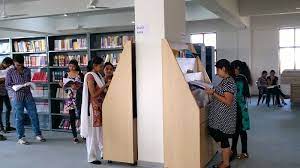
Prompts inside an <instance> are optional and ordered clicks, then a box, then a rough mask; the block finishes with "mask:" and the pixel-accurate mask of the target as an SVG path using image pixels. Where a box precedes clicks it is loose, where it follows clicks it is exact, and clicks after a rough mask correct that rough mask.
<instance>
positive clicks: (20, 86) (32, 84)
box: [12, 82, 36, 91]
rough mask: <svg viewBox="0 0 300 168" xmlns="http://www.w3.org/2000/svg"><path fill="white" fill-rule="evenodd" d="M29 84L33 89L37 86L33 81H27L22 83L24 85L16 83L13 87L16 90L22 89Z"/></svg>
mask: <svg viewBox="0 0 300 168" xmlns="http://www.w3.org/2000/svg"><path fill="white" fill-rule="evenodd" d="M27 86H30V87H31V88H32V89H35V88H36V85H35V84H34V83H32V82H27V83H25V84H22V85H14V86H13V87H12V88H13V90H14V91H18V90H20V89H22V88H23V87H27Z"/></svg>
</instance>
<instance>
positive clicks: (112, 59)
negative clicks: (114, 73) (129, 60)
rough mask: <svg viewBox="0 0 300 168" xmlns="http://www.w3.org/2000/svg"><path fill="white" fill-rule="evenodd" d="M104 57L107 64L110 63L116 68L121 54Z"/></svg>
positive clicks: (109, 54) (110, 54)
mask: <svg viewBox="0 0 300 168" xmlns="http://www.w3.org/2000/svg"><path fill="white" fill-rule="evenodd" d="M104 57H105V62H110V63H111V64H113V65H114V66H116V65H117V64H118V63H119V60H120V53H108V54H106V55H105V56H104Z"/></svg>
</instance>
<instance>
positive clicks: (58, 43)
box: [54, 38, 87, 51]
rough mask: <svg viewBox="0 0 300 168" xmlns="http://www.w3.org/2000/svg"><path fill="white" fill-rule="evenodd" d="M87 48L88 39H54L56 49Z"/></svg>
mask: <svg viewBox="0 0 300 168" xmlns="http://www.w3.org/2000/svg"><path fill="white" fill-rule="evenodd" d="M79 49H87V39H86V38H78V39H64V40H55V41H54V50H55V51H61V50H79Z"/></svg>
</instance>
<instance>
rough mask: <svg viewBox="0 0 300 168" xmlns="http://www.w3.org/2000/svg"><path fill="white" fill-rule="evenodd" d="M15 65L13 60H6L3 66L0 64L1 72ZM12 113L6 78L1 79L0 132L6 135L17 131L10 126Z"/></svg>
mask: <svg viewBox="0 0 300 168" xmlns="http://www.w3.org/2000/svg"><path fill="white" fill-rule="evenodd" d="M13 64H14V62H13V60H12V59H11V58H10V57H6V58H4V60H3V61H2V64H0V70H2V71H7V69H8V68H9V67H10V66H12V65H13ZM3 103H4V104H5V107H6V113H5V122H6V127H5V128H6V129H4V125H3V122H2V112H3ZM10 112H11V104H10V100H9V97H8V94H7V90H6V88H5V77H3V78H0V131H2V132H4V133H6V132H9V131H13V130H15V128H12V127H11V126H10Z"/></svg>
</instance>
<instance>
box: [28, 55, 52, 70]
mask: <svg viewBox="0 0 300 168" xmlns="http://www.w3.org/2000/svg"><path fill="white" fill-rule="evenodd" d="M47 65H48V61H47V55H46V54H35V55H28V56H25V57H24V66H25V67H36V66H43V67H44V66H47Z"/></svg>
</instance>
